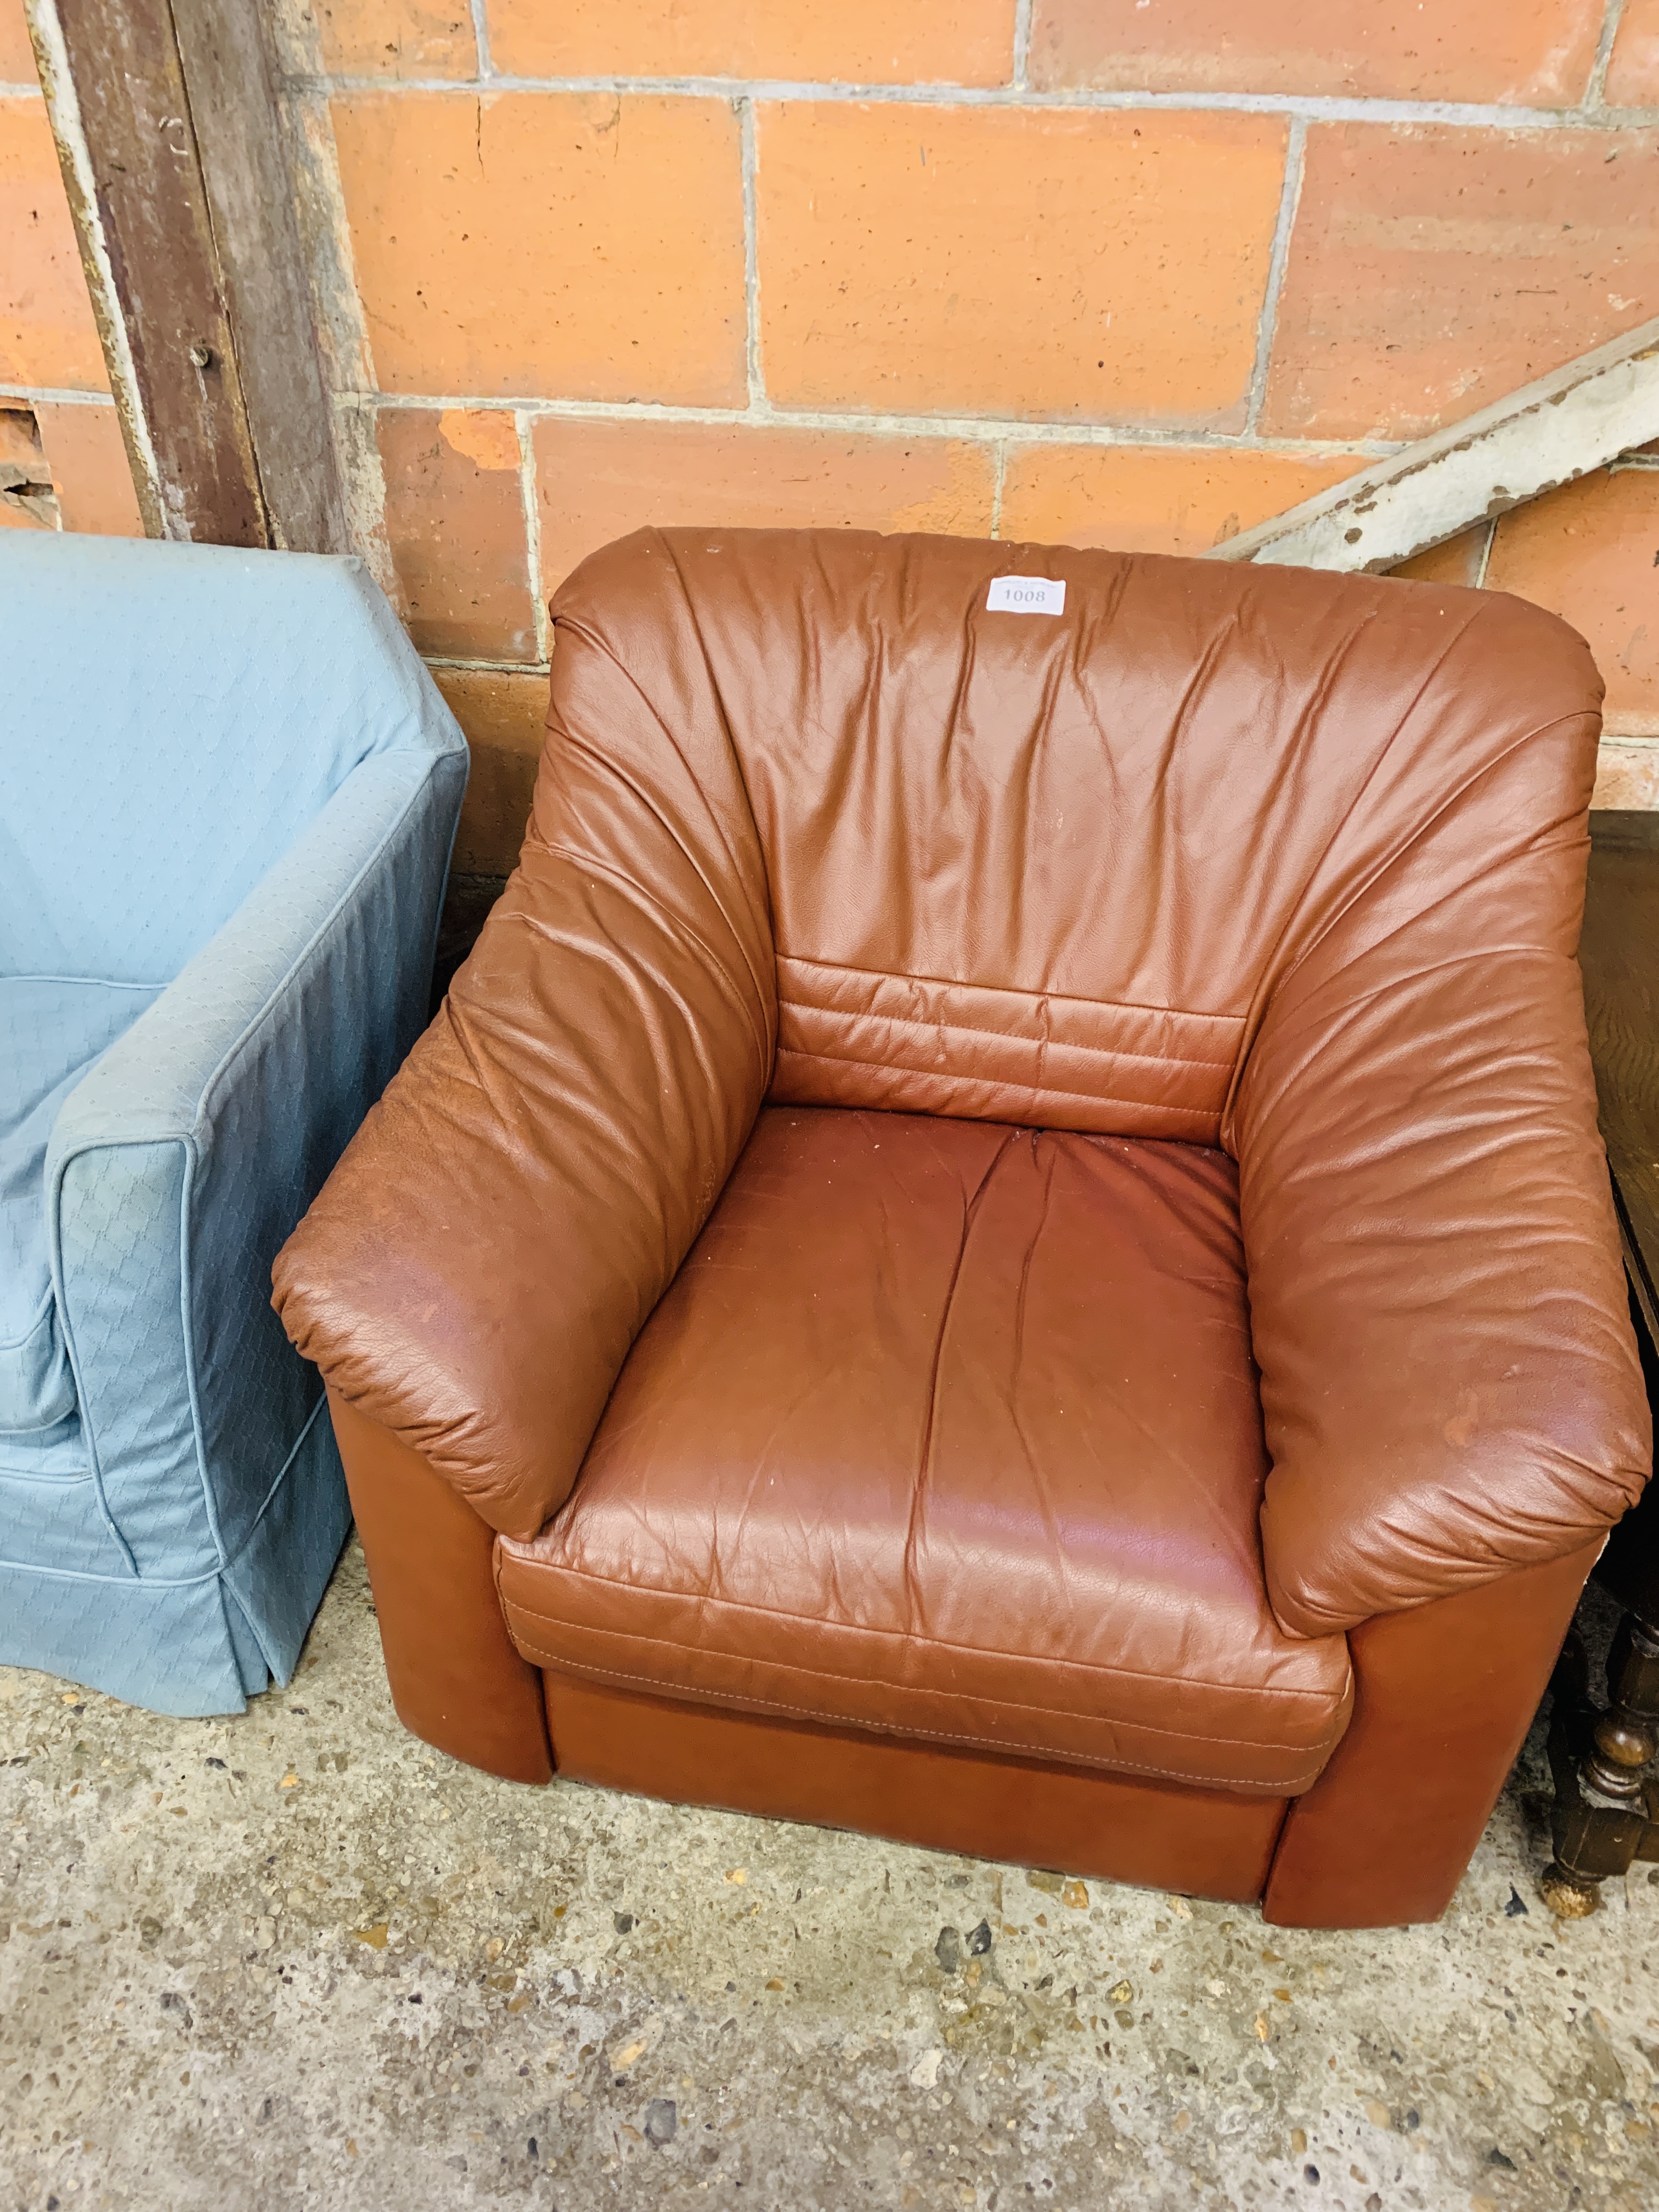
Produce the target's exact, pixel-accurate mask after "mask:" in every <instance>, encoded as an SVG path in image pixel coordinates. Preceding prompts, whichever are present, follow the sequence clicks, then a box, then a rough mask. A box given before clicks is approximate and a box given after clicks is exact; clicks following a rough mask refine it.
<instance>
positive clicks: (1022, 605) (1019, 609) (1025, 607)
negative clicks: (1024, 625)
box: [985, 576, 1066, 615]
mask: <svg viewBox="0 0 1659 2212" xmlns="http://www.w3.org/2000/svg"><path fill="white" fill-rule="evenodd" d="M985 611H986V612H987V614H1005V615H1063V614H1064V613H1065V611H1066V579H1065V578H1064V577H1063V576H993V577H992V579H991V588H990V590H989V592H987V594H986V599H985Z"/></svg>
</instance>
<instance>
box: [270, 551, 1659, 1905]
mask: <svg viewBox="0 0 1659 2212" xmlns="http://www.w3.org/2000/svg"><path fill="white" fill-rule="evenodd" d="M1009 573H1017V574H1041V575H1043V576H1046V577H1048V578H1053V579H1063V580H1064V582H1065V586H1066V592H1065V603H1064V609H1063V611H1061V612H1060V613H1058V614H1045V613H1035V612H1026V611H1000V610H998V609H996V608H995V607H994V606H987V598H990V599H994V598H995V597H996V596H997V595H996V594H994V593H992V592H990V590H989V586H990V585H991V583H992V580H994V578H997V577H999V576H1001V575H1004V574H1009ZM554 613H555V617H556V635H557V647H556V653H555V656H554V662H553V681H552V701H551V707H550V714H549V738H548V744H547V749H546V751H545V753H544V757H543V760H542V764H541V770H540V775H539V779H538V785H537V790H536V802H535V811H534V815H533V817H532V823H531V826H530V830H529V834H528V836H527V837H526V843H525V847H524V852H523V856H522V859H521V861H520V866H519V870H518V872H517V873H516V875H515V876H514V877H513V880H512V882H511V883H510V884H509V885H508V887H507V893H506V896H504V897H503V899H502V900H501V903H500V905H499V906H498V907H497V908H496V909H495V912H494V914H493V915H491V917H490V920H489V924H488V926H487V927H486V928H485V930H484V932H483V937H482V939H480V941H479V943H478V945H477V950H476V951H475V952H474V953H473V955H472V957H471V959H470V961H469V962H468V963H467V964H466V965H465V968H464V969H462V970H461V972H460V973H459V975H458V976H457V977H456V979H455V982H454V985H453V988H452V989H451V991H450V994H449V996H448V998H447V1000H446V1002H445V1004H444V1006H443V1008H442V1011H441V1013H440V1015H439V1017H438V1019H437V1020H436V1021H435V1023H434V1024H433V1025H432V1027H431V1029H430V1030H428V1033H427V1035H426V1036H425V1037H424V1038H423V1039H422V1042H421V1043H420V1044H419V1046H418V1047H417V1048H416V1051H415V1052H414V1053H413V1054H412V1055H411V1056H410V1060H409V1061H408V1063H407V1064H406V1066H404V1070H403V1072H402V1073H401V1074H400V1075H399V1076H398V1078H397V1079H396V1081H395V1082H394V1083H393V1084H392V1087H391V1089H390V1090H389V1091H387V1093H386V1097H385V1098H384V1099H383V1100H382V1102H381V1103H380V1105H379V1106H378V1107H377V1108H376V1109H374V1113H373V1114H372V1115H370V1117H369V1119H368V1121H367V1122H366V1123H365V1125H364V1127H363V1128H362V1132H361V1133H359V1135H358V1136H357V1138H356V1140H355V1142H354V1143H353V1145H352V1146H351V1148H350V1150H349V1152H348V1153H347V1155H346V1157H345V1158H344V1159H343V1162H342V1163H341V1164H340V1166H339V1167H338V1168H337V1170H336V1172H335V1174H334V1175H333V1176H332V1177H331V1180H330V1182H329V1183H328V1185H327V1187H326V1188H325V1190H324V1192H323V1194H322V1195H321V1197H320V1198H319V1200H318V1201H317V1203H316V1205H315V1206H313V1208H312V1211H311V1212H310V1214H309V1216H308V1217H307V1219H306V1221H305V1222H304V1223H303V1224H302V1225H301V1228H300V1229H299V1231H297V1232H296V1233H295V1237H293V1239H292V1240H291V1242H290V1243H289V1245H288V1247H287V1249H285V1250H284V1252H283V1255H282V1256H281V1258H280V1259H279V1261H278V1262H277V1266H276V1292H277V1295H276V1303H277V1305H278V1307H279V1309H280V1310H281V1312H282V1315H283V1320H284V1322H286V1323H287V1326H288V1328H289V1333H290V1334H291V1335H292V1337H293V1339H294V1340H295V1343H296V1344H297V1345H298V1346H300V1348H301V1351H303V1352H305V1353H306V1354H307V1356H308V1357H310V1358H313V1359H314V1360H316V1361H317V1362H318V1363H319V1365H320V1366H321V1368H322V1370H323V1372H324V1375H325V1378H326V1380H327V1383H328V1385H329V1389H330V1392H331V1400H332V1404H333V1407H334V1418H335V1423H336V1426H337V1432H338V1435H339V1438H340V1443H341V1446H342V1449H343V1454H344V1457H345V1463H346V1468H347V1472H348V1475H349V1480H350V1485H351V1492H352V1497H353V1499H354V1502H355V1505H356V1513H357V1518H358V1522H359V1526H360V1528H361V1529H362V1538H363V1543H364V1547H365V1549H366V1551H367V1553H368V1565H369V1572H370V1575H371V1577H372V1580H373V1583H374V1594H375V1598H376V1601H377V1604H378V1607H379V1611H380V1624H381V1631H382V1634H383V1637H384V1640H385V1645H386V1661H387V1665H388V1668H389V1670H390V1674H391V1679H392V1690H393V1694H394V1696H395V1698H396V1700H397V1704H398V1711H399V1712H400V1713H401V1714H402V1715H403V1717H404V1720H405V1721H406V1722H407V1723H408V1724H409V1726H410V1728H412V1729H414V1730H415V1731H416V1733H417V1734H418V1735H422V1736H423V1737H425V1738H426V1740H427V1741H428V1742H430V1743H433V1744H435V1745H438V1746H439V1747H441V1748H442V1749H444V1750H446V1751H448V1752H452V1753H454V1754H455V1755H456V1756H457V1757H458V1758H460V1759H468V1760H471V1761H472V1762H473V1763H475V1764H476V1765H481V1766H484V1767H488V1768H489V1769H491V1770H493V1771H495V1772H497V1773H500V1774H502V1775H507V1776H511V1777H515V1778H520V1779H523V1780H526V1781H532V1780H537V1779H544V1778H546V1777H547V1776H549V1775H550V1773H551V1771H553V1770H554V1769H555V1768H556V1769H557V1770H558V1771H559V1772H560V1773H561V1774H565V1775H571V1776H575V1777H578V1778H586V1779H588V1780H591V1781H596V1782H600V1783H605V1784H611V1785H613V1786H615V1787H618V1788H622V1789H628V1790H645V1791H648V1792H650V1793H652V1794H653V1795H656V1796H669V1797H675V1798H684V1799H690V1800H695V1801H698V1802H708V1803H714V1804H720V1805H726V1806H733V1807H737V1808H743V1809H745V1810H748V1811H751V1812H760V1813H769V1814H781V1815H784V1816H787V1817H788V1818H791V1819H796V1820H818V1821H825V1822H830V1823H834V1824H836V1825H838V1826H849V1827H854V1828H866V1829H871V1830H874V1831H877V1832H882V1833H884V1834H888V1835H892V1836H896V1837H901V1838H908V1839H911V1840H913V1841H915V1842H919V1843H923V1844H935V1845H939V1846H943V1847H945V1848H948V1849H951V1850H962V1851H970V1852H975V1853H980V1854H983V1855H986V1856H988V1857H1001V1858H1008V1859H1013V1860H1017V1861H1021V1860H1023V1861H1025V1862H1028V1863H1031V1862H1040V1863H1044V1864H1049V1865H1053V1864H1061V1865H1064V1866H1065V1867H1066V1868H1067V1869H1071V1870H1073V1871H1075V1872H1078V1873H1084V1874H1092V1875H1110V1876H1117V1877H1121V1878H1122V1879H1125V1880H1128V1881H1145V1882H1152V1883H1157V1884H1159V1885H1161V1886H1163V1887H1168V1888H1172V1889H1181V1890H1190V1891H1193V1892H1195V1893H1203V1894H1206V1895H1209V1896H1212V1897H1217V1898H1227V1899H1241V1900H1243V1899H1258V1898H1259V1899H1262V1901H1263V1904H1264V1908H1265V1911H1266V1912H1267V1917H1268V1918H1269V1919H1273V1920H1279V1921H1283V1922H1291V1923H1302V1924H1311V1925H1368V1924H1373V1923H1383V1922H1392V1921H1402V1920H1411V1919H1419V1918H1425V1917H1432V1916H1433V1915H1435V1914H1437V1913H1438V1912H1439V1911H1441V1909H1442V1908H1443V1905H1445V1903H1446V1901H1447V1899H1449V1896H1450V1894H1451V1893H1452V1890H1453V1888H1454V1887H1455V1884H1456V1881H1457V1880H1458V1877H1459V1875H1460V1874H1461V1873H1462V1869H1463V1867H1464V1865H1465V1864H1466V1863H1467V1861H1468V1855H1469V1852H1470V1850H1472V1849H1473V1847H1474V1843H1475V1841H1476V1840H1477V1838H1478V1837H1479V1835H1480V1830H1481V1827H1482V1825H1483V1824H1484V1822H1485V1820H1486V1817H1487V1815H1488V1814H1489V1812H1490V1810H1491V1808H1492V1803H1493V1802H1494V1800H1495V1798H1496V1796H1497V1794H1498V1789H1499V1787H1500V1786H1501V1784H1502V1782H1503V1779H1504V1773H1505V1771H1506V1770H1507V1768H1508V1766H1509V1765H1510V1761H1511V1759H1513V1757H1514V1754H1515V1752H1516V1748H1517V1747H1518V1745H1519V1743H1520V1741H1521V1738H1522V1734H1523V1732H1524V1730H1525V1729H1526V1726H1527V1723H1528V1718H1529V1717H1530V1715H1531V1713H1532V1711H1533V1709H1534V1705H1536V1703H1537V1701H1538V1699H1539V1697H1540V1694H1541V1692H1542V1690H1543V1688H1544V1686H1545V1684H1546V1681H1547V1677H1548V1674H1549V1671H1550V1668H1551V1664H1552V1662H1553V1659H1554V1657H1555V1654H1556V1651H1557V1649H1558V1647H1559V1644H1560V1641H1561V1638H1562V1636H1563V1633H1564V1632H1565V1628H1566V1626H1567V1623H1568V1620H1569V1619H1570V1616H1571V1612H1572V1608H1573V1604H1574V1601H1575V1600H1576V1598H1577V1594H1578V1590H1579V1587H1580V1585H1581V1583H1583V1578H1584V1577H1585V1574H1586V1573H1587V1571H1588V1570H1589V1565H1590V1564H1591V1562H1592V1561H1593V1559H1595V1555H1596V1552H1597V1549H1598V1547H1599V1546H1600V1545H1601V1541H1602V1540H1603V1536H1604V1533H1605V1531H1606V1530H1607V1528H1608V1526H1609V1525H1610V1524H1611V1523H1612V1522H1613V1521H1615V1520H1616V1519H1617V1518H1618V1517H1619V1516H1620V1514H1621V1513H1622V1512H1623V1510H1625V1508H1626V1505H1627V1504H1629V1503H1630V1502H1631V1500H1632V1498H1635V1497H1636V1496H1637V1494H1638V1492H1639V1490H1640V1488H1641V1486H1642V1483H1643V1480H1644V1476H1645V1473H1646V1469H1647V1467H1648V1462H1649V1454H1650V1436H1649V1430H1648V1419H1647V1413H1646V1407H1645V1401H1644V1395H1643V1391H1642V1385H1641V1379H1640V1376H1639V1373H1638V1367H1637V1362H1636V1357H1635V1352H1634V1347H1633V1345H1632V1338H1631V1334H1630V1328H1629V1324H1628V1320H1627V1316H1626V1299H1625V1290H1624V1285H1623V1280H1622V1277H1621V1273H1620V1260H1619V1249H1618V1242H1617V1237H1616V1235H1615V1231H1614V1226H1613V1215H1612V1210H1611V1203H1610V1199H1609V1194H1608V1188H1607V1172H1606V1168H1605V1165H1604V1162H1603V1158H1602V1152H1601V1143H1600V1140H1599V1138H1598V1135H1597V1132H1596V1122H1595V1094H1594V1091H1593V1088H1592V1085H1591V1080H1590V1073H1589V1061H1588V1057H1587V1054H1586V1049H1585V1041H1584V1027H1583V1007H1582V1001H1581V997H1580V990H1579V981H1578V975H1577V968H1576V965H1575V963H1574V957H1573V954H1574V947H1575V944H1576V940H1577V930H1578V922H1579V913H1580V907H1581V902H1582V896H1583V878H1584V862H1585V854H1586V849H1587V838H1586V825H1585V811H1586V807H1587V805H1588V802H1589V790H1590V782H1591V777H1592V773H1593V769H1594V764H1595V740H1596V731H1597V708H1598V705H1599V701H1600V694H1601V687H1600V684H1599V682H1598V680H1597V678H1596V675H1595V669H1594V667H1593V665H1592V664H1591V661H1590V658H1589V653H1588V651H1587V650H1586V648H1585V647H1584V646H1583V642H1582V641H1581V640H1580V639H1578V638H1577V636H1576V635H1574V634H1573V633H1572V632H1571V631H1570V630H1568V629H1565V627H1564V626H1563V625H1562V624H1561V623H1559V622H1557V621H1555V620H1554V619H1553V617H1550V616H1548V615H1546V614H1542V613H1541V612H1539V611H1537V610H1536V609H1534V608H1532V607H1528V606H1525V605H1522V604H1521V603H1520V602H1518V601H1516V600H1515V599H1508V598H1504V597H1502V596H1499V595H1495V594H1482V593H1476V592H1462V591H1456V590H1451V589H1447V588H1443V587H1442V586H1438V585H1428V584H1407V583H1401V582H1394V581H1385V580H1373V579H1369V578H1355V577H1339V576H1330V575H1325V574H1313V573H1310V572H1304V571H1297V570H1290V569H1282V568H1279V569H1265V570H1259V569H1255V568H1244V567H1232V566H1227V565H1220V564H1209V563H1206V562H1190V561H1177V560H1164V559H1158V558H1153V557H1127V556H1118V555H1115V554H1109V553H1080V552H1074V551H1070V550H1066V549H1063V548H1054V547H1038V546H1015V545H1004V544H981V543H976V542H970V541H967V540H957V539H951V538H878V537H872V536H866V535H862V534H858V533H853V532H801V533H794V532H722V531H667V532H658V531H647V532H640V533H638V534H637V535H636V536H635V537H633V538H628V539H626V540H624V541H623V543H621V544H617V545H614V546H612V547H611V548H609V549H608V550H606V551H605V552H603V553H601V554H599V555H597V556H595V557H594V558H593V559H592V560H591V561H589V562H587V563H586V565H585V566H584V567H583V568H581V569H580V571H578V573H577V574H575V575H574V577H572V578H571V580H569V582H568V583H567V584H566V585H565V586H564V587H563V589H562V591H561V592H560V593H559V595H558V597H557V599H556V601H555V604H554Z"/></svg>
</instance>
